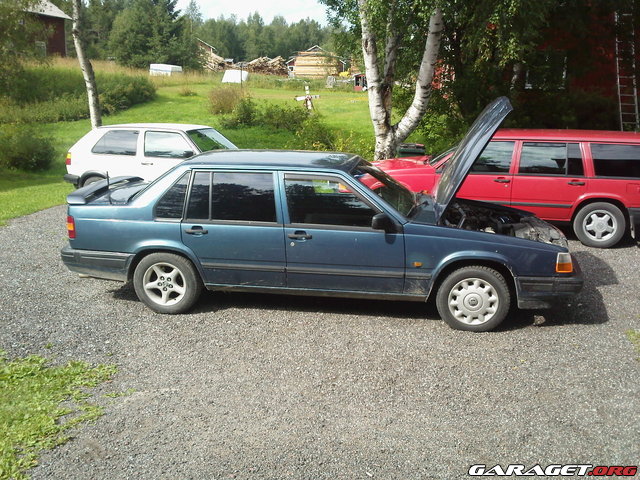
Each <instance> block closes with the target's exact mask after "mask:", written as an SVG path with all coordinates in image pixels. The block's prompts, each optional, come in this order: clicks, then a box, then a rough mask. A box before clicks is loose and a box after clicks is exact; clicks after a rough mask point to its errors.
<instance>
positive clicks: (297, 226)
mask: <svg viewBox="0 0 640 480" xmlns="http://www.w3.org/2000/svg"><path fill="white" fill-rule="evenodd" d="M283 182H284V193H285V195H286V202H284V203H286V212H285V221H286V224H285V229H284V231H285V241H286V242H287V243H286V258H287V286H288V287H290V288H309V289H317V290H331V291H352V292H354V291H355V292H384V293H402V290H403V286H404V276H405V273H404V270H405V267H404V238H403V235H402V233H385V232H384V231H382V230H374V229H372V228H371V220H372V218H373V216H374V215H376V214H378V213H380V212H381V210H380V209H379V208H377V207H376V206H375V205H374V204H373V203H372V202H371V201H369V200H368V199H366V198H365V197H364V196H362V195H361V194H359V193H358V192H357V191H356V190H355V189H353V188H352V187H350V186H348V185H347V183H346V182H345V180H344V179H342V178H341V177H339V176H333V175H320V174H318V175H314V174H297V173H287V174H286V175H284V177H283Z"/></svg>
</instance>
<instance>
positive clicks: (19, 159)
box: [0, 125, 55, 172]
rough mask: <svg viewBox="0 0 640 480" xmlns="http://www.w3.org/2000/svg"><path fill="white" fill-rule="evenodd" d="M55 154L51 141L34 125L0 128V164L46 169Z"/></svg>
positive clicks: (6, 166)
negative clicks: (38, 131) (40, 134)
mask: <svg viewBox="0 0 640 480" xmlns="http://www.w3.org/2000/svg"><path fill="white" fill-rule="evenodd" d="M54 156H55V149H54V147H53V141H52V139H50V138H45V137H40V136H39V135H38V134H37V131H36V129H35V128H34V127H30V126H15V125H11V126H5V127H3V129H2V130H0V166H2V167H5V168H11V169H18V170H25V171H31V172H34V171H39V170H46V169H47V168H49V167H50V166H51V163H52V162H53V159H54Z"/></svg>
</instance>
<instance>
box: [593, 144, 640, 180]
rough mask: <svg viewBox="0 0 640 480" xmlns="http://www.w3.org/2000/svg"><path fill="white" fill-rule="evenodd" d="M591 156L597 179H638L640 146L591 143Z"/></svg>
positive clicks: (639, 172) (639, 174)
mask: <svg viewBox="0 0 640 480" xmlns="http://www.w3.org/2000/svg"><path fill="white" fill-rule="evenodd" d="M591 155H592V156H593V167H594V169H595V173H596V176H597V177H632V178H640V145H611V144H605V143H592V144H591Z"/></svg>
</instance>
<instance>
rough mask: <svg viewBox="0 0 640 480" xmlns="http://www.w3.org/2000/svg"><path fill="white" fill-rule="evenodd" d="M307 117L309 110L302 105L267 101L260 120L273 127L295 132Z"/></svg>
mask: <svg viewBox="0 0 640 480" xmlns="http://www.w3.org/2000/svg"><path fill="white" fill-rule="evenodd" d="M307 118H309V110H308V109H306V108H304V106H300V105H296V106H288V105H284V106H283V105H277V104H275V103H268V104H267V105H266V106H265V107H264V110H263V112H262V115H261V119H260V120H261V122H262V123H264V124H265V125H268V126H270V127H273V128H275V129H278V130H280V129H284V130H290V131H292V132H295V131H296V130H299V129H300V128H302V125H303V124H304V122H305V120H307Z"/></svg>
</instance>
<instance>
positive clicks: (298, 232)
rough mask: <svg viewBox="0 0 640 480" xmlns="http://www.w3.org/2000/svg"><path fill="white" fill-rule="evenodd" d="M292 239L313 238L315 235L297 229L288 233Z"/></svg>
mask: <svg viewBox="0 0 640 480" xmlns="http://www.w3.org/2000/svg"><path fill="white" fill-rule="evenodd" d="M287 237H289V238H290V239H291V240H311V239H312V238H313V236H311V235H309V234H308V233H307V232H304V231H302V230H296V231H295V232H294V233H290V234H289V235H287Z"/></svg>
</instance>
